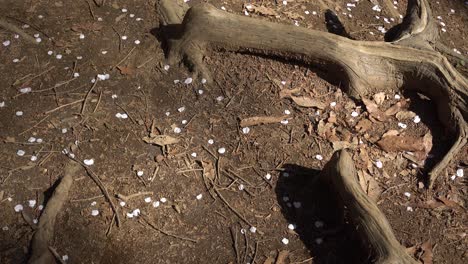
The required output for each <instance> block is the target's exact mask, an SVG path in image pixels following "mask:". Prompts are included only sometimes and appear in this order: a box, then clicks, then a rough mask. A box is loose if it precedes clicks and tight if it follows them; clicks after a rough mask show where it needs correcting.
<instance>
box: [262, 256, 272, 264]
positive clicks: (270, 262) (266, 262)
mask: <svg viewBox="0 0 468 264" xmlns="http://www.w3.org/2000/svg"><path fill="white" fill-rule="evenodd" d="M274 262H275V259H274V258H273V257H270V256H269V257H268V258H267V259H265V261H264V262H263V264H273V263H274Z"/></svg>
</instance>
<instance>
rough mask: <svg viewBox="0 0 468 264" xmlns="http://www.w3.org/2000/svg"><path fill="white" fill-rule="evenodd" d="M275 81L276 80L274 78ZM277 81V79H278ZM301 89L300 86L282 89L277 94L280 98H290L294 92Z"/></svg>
mask: <svg viewBox="0 0 468 264" xmlns="http://www.w3.org/2000/svg"><path fill="white" fill-rule="evenodd" d="M274 81H275V82H276V81H277V80H274ZM278 82H279V81H278ZM300 91H301V89H300V88H294V89H291V90H289V89H282V90H281V91H280V92H279V96H280V98H281V99H282V98H290V97H291V96H293V95H294V94H297V93H299V92H300Z"/></svg>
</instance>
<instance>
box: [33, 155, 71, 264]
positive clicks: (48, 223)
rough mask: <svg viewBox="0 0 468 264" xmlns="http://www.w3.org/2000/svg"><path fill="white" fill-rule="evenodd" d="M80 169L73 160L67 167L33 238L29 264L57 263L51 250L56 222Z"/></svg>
mask: <svg viewBox="0 0 468 264" xmlns="http://www.w3.org/2000/svg"><path fill="white" fill-rule="evenodd" d="M79 168H80V165H79V164H78V163H76V162H74V161H71V160H70V161H69V162H68V163H67V165H66V166H65V175H64V176H63V178H62V179H61V180H60V183H59V185H58V186H57V188H55V190H54V193H53V194H52V197H51V198H50V199H49V201H48V202H47V205H46V206H45V208H44V212H43V213H42V215H41V218H40V219H39V225H38V227H37V230H36V232H35V233H34V236H33V238H32V242H31V251H32V254H31V257H30V258H29V261H28V263H34V264H49V263H55V257H54V254H53V253H52V252H50V249H49V247H50V244H51V243H52V241H53V237H54V226H55V220H56V218H57V215H58V213H59V212H60V210H62V207H63V204H64V203H65V201H66V200H67V199H68V192H69V190H70V187H71V186H72V184H73V176H74V175H75V174H76V172H77V171H78V169H79Z"/></svg>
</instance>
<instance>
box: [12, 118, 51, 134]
mask: <svg viewBox="0 0 468 264" xmlns="http://www.w3.org/2000/svg"><path fill="white" fill-rule="evenodd" d="M49 116H50V115H46V116H45V117H44V118H42V119H41V120H40V121H39V122H37V123H36V124H34V125H33V126H31V127H29V128H28V129H26V130H24V131H23V132H21V133H19V135H20V136H21V135H23V134H24V133H26V132H28V131H30V130H31V129H33V128H35V127H36V126H38V125H39V124H40V123H42V122H44V121H45V120H46V119H47V118H48V117H49Z"/></svg>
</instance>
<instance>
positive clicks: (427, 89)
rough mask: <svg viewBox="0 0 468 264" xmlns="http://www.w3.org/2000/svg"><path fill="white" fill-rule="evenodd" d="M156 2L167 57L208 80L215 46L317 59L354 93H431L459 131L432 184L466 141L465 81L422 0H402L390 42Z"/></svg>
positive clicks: (310, 60) (451, 126)
mask: <svg viewBox="0 0 468 264" xmlns="http://www.w3.org/2000/svg"><path fill="white" fill-rule="evenodd" d="M174 2H177V4H174ZM158 6H159V12H160V14H161V13H162V15H160V20H161V21H160V23H161V25H162V27H163V28H164V31H165V32H168V31H169V32H172V37H171V36H170V34H166V37H167V44H168V60H169V62H171V63H178V62H179V61H182V60H183V61H185V62H186V63H188V65H189V66H191V68H192V69H193V70H194V72H195V74H198V75H201V76H203V77H204V78H206V79H207V80H208V81H209V80H210V78H209V76H210V73H209V71H208V69H207V68H206V66H205V65H204V64H203V56H204V54H205V52H206V51H208V50H210V49H211V50H213V49H222V50H228V51H229V50H230V51H243V52H250V53H253V54H263V55H271V56H275V57H281V58H284V59H294V60H296V61H297V60H299V61H302V62H304V63H309V64H314V65H319V66H321V67H323V68H326V70H327V72H329V74H330V76H329V77H330V79H332V80H333V81H335V82H336V83H338V82H339V83H341V84H342V87H341V88H343V89H344V91H345V92H347V93H348V94H349V95H350V96H351V97H354V98H356V99H360V98H361V97H366V96H369V95H373V94H375V93H378V92H382V91H383V92H386V93H393V92H401V90H414V91H417V92H419V93H422V94H425V95H427V96H428V97H430V98H431V99H432V100H433V101H434V102H435V103H436V106H437V110H438V115H439V119H440V120H441V121H442V122H443V123H444V125H446V126H447V127H448V128H449V129H450V130H451V131H452V132H454V133H456V134H458V135H459V137H458V140H457V141H456V142H455V144H454V145H453V147H452V148H451V150H450V151H449V153H448V154H447V155H446V156H445V157H444V158H442V160H441V161H440V162H439V163H438V164H437V165H436V166H435V167H434V169H433V170H432V171H431V172H430V173H429V174H428V176H429V177H428V179H427V182H428V184H427V186H432V185H433V182H434V180H435V178H436V177H437V176H438V175H439V174H440V173H441V171H442V170H443V169H444V168H445V167H446V166H447V164H448V162H449V160H450V159H451V158H452V157H453V156H454V155H456V154H457V153H458V152H459V151H460V149H461V148H462V147H463V146H464V145H465V144H466V126H467V124H466V118H467V117H468V106H467V102H468V92H467V87H468V81H467V79H466V78H465V77H464V76H463V75H462V74H460V73H459V72H458V71H457V70H456V69H455V68H454V67H453V66H452V65H451V64H450V63H449V61H448V60H447V58H446V57H445V56H444V55H442V54H441V53H439V52H438V51H436V50H435V48H434V43H436V41H437V37H438V36H437V30H436V27H435V25H434V21H433V18H432V16H431V11H430V7H429V4H428V2H427V0H410V1H409V2H408V10H407V14H406V16H405V18H404V20H403V23H402V24H400V25H398V26H397V27H396V29H395V30H396V33H395V34H394V35H393V36H394V37H393V38H391V40H392V42H370V41H356V40H351V39H348V38H344V37H341V36H337V35H333V34H330V33H327V32H320V31H316V30H310V29H305V28H301V27H295V26H290V25H283V24H278V23H273V22H269V21H264V20H259V19H253V18H250V17H245V16H239V15H235V14H230V13H227V12H224V11H221V10H218V9H216V8H215V7H213V6H211V5H209V4H205V3H201V4H197V5H195V6H193V7H192V8H190V9H189V8H188V6H186V5H185V4H184V3H182V0H178V1H174V0H160V1H159V3H158ZM164 13H168V14H166V15H164ZM171 14H172V15H171ZM173 14H178V15H173ZM182 14H184V15H182ZM168 17H170V18H171V19H168ZM182 17H183V19H182ZM175 25H177V26H175ZM170 29H173V30H172V31H171V30H170Z"/></svg>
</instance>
